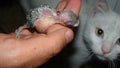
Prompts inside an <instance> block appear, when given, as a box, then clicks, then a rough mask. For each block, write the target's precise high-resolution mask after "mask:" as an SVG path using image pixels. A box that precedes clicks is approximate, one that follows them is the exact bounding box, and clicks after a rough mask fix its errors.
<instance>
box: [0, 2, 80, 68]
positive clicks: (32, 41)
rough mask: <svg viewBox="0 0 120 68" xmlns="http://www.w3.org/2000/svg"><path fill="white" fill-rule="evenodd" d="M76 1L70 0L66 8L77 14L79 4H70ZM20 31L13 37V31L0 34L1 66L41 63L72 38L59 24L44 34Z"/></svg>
mask: <svg viewBox="0 0 120 68" xmlns="http://www.w3.org/2000/svg"><path fill="white" fill-rule="evenodd" d="M64 1H65V0H64ZM78 2H79V3H80V0H70V1H69V3H68V4H67V7H66V9H70V10H72V11H73V12H74V13H75V14H76V15H78V13H79V8H80V6H79V5H80V4H78V5H77V4H76V5H75V6H74V7H72V6H71V5H73V3H78ZM60 4H61V3H60ZM58 6H59V5H58ZM70 6H71V7H70ZM78 6H79V7H78ZM61 7H62V6H61ZM61 7H60V6H59V7H57V8H58V9H59V8H61ZM75 7H76V8H75ZM22 33H23V34H22V35H21V37H20V38H15V36H16V35H15V33H11V34H0V67H1V68H4V67H10V68H11V67H12V68H13V67H17V68H19V67H20V68H21V67H22V68H29V67H36V66H39V65H42V64H43V63H45V62H47V61H48V60H49V59H50V58H51V57H53V56H55V55H56V54H58V53H59V52H60V51H61V50H62V49H63V48H64V47H65V45H66V44H67V43H69V42H70V41H71V40H72V39H73V32H72V30H71V29H69V28H67V27H64V26H62V25H59V24H55V25H53V26H51V27H49V28H48V30H47V33H46V34H39V33H37V32H34V33H30V32H29V31H28V30H24V31H23V32H22Z"/></svg>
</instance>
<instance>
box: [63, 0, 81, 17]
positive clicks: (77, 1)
mask: <svg viewBox="0 0 120 68" xmlns="http://www.w3.org/2000/svg"><path fill="white" fill-rule="evenodd" d="M80 7H81V0H69V3H68V5H67V6H66V8H65V9H70V10H71V11H73V12H74V13H75V14H76V15H79V11H80Z"/></svg>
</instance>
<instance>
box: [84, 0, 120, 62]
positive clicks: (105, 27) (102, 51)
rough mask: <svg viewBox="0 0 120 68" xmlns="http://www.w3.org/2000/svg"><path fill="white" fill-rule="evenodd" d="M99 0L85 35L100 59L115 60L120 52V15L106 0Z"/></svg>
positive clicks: (90, 46) (88, 21) (88, 22)
mask: <svg viewBox="0 0 120 68" xmlns="http://www.w3.org/2000/svg"><path fill="white" fill-rule="evenodd" d="M98 1H99V2H98V3H97V7H96V9H95V10H94V12H93V13H92V14H91V15H90V17H89V18H88V20H87V24H86V27H85V32H84V34H83V35H84V38H85V40H86V42H87V43H88V44H89V45H88V47H89V48H90V49H92V51H93V52H94V54H96V56H97V57H98V58H99V59H103V60H105V59H109V60H114V59H116V58H117V57H118V54H120V16H119V15H118V14H116V13H114V12H113V11H112V10H111V9H110V8H109V6H108V4H107V1H106V0H98Z"/></svg>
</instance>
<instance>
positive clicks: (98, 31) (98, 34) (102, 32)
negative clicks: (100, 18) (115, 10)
mask: <svg viewBox="0 0 120 68" xmlns="http://www.w3.org/2000/svg"><path fill="white" fill-rule="evenodd" d="M95 33H96V35H97V36H99V37H103V36H104V31H103V30H102V29H101V28H96V30H95Z"/></svg>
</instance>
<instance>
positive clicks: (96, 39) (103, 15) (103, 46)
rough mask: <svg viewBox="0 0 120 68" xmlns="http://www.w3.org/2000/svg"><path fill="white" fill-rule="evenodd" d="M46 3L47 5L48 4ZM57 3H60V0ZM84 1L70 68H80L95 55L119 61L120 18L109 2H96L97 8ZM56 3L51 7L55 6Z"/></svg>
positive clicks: (105, 0)
mask: <svg viewBox="0 0 120 68" xmlns="http://www.w3.org/2000/svg"><path fill="white" fill-rule="evenodd" d="M29 1H32V0H29ZM38 1H39V2H40V0H38ZM41 1H42V0H41ZM44 1H45V2H44V3H45V4H46V2H48V1H47V0H44ZM55 1H56V3H58V1H59V0H54V1H53V2H55ZM84 1H85V0H84ZM84 1H83V3H82V8H81V11H80V15H79V18H80V26H79V27H78V30H77V32H76V34H75V39H74V41H73V43H72V46H73V49H74V52H73V53H72V54H71V55H70V57H69V58H68V60H69V62H70V68H79V67H80V66H81V65H82V64H84V63H85V62H86V61H88V60H90V59H91V58H92V56H93V54H94V55H95V56H97V58H98V59H100V60H103V61H104V60H109V61H113V60H117V57H118V54H119V53H120V44H119V38H120V16H119V15H118V14H116V13H115V12H114V11H112V10H111V9H110V7H109V6H108V3H107V0H96V1H98V2H96V6H95V5H88V4H87V3H84ZM86 1H87V0H86ZM89 1H90V0H89ZM40 3H41V2H40ZM42 3H43V2H42ZM56 3H51V4H49V5H51V6H53V5H54V6H55V5H56ZM33 5H35V4H33ZM29 7H30V6H29ZM34 7H35V6H34ZM27 10H28V8H27ZM99 29H101V30H102V31H103V34H102V35H98V34H97V33H98V30H99ZM68 46H69V45H68ZM64 57H66V56H64ZM48 68H49V67H48Z"/></svg>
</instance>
